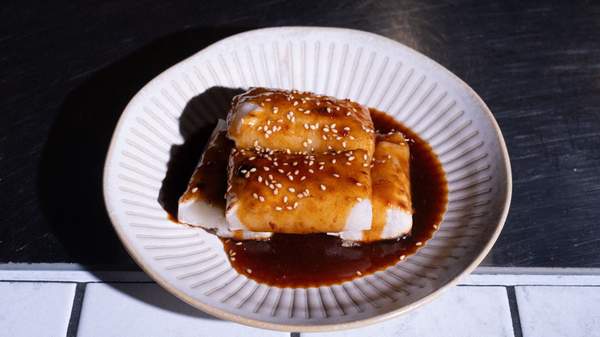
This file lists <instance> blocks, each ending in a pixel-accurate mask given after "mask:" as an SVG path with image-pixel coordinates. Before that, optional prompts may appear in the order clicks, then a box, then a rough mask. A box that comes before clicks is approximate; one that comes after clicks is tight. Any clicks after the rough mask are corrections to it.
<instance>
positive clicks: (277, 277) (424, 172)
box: [223, 109, 448, 287]
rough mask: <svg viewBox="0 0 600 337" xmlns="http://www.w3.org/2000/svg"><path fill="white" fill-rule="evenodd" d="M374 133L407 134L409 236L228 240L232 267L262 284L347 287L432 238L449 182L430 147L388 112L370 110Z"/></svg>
mask: <svg viewBox="0 0 600 337" xmlns="http://www.w3.org/2000/svg"><path fill="white" fill-rule="evenodd" d="M371 115H372V119H373V122H374V124H375V129H376V130H377V131H378V132H381V133H387V132H389V131H392V130H396V131H400V132H402V133H403V134H404V135H405V137H406V138H407V141H408V144H409V146H410V175H411V190H412V203H413V209H414V214H413V227H412V232H411V234H410V236H406V237H404V238H400V239H396V240H383V241H378V242H374V243H369V244H362V245H360V246H354V247H343V246H342V241H341V240H340V239H339V238H336V237H334V236H329V235H326V234H311V235H294V234H274V235H273V236H272V237H271V239H270V240H268V241H252V240H247V241H236V240H232V239H223V245H224V249H225V252H226V253H227V256H228V257H229V260H230V262H231V265H232V266H233V267H234V268H235V269H236V270H237V271H238V272H239V273H242V274H244V275H246V276H248V277H249V278H252V279H254V280H255V281H257V282H259V283H266V284H269V285H272V286H277V287H309V286H321V285H330V284H336V283H342V282H344V281H348V280H351V279H353V278H356V277H359V276H361V275H367V274H371V273H374V272H376V271H379V270H382V269H384V268H386V267H388V266H391V265H394V264H396V263H397V262H398V261H401V260H403V259H404V258H405V257H406V256H408V255H410V254H414V253H415V252H416V251H417V249H418V248H419V247H420V246H422V245H423V244H425V242H426V241H427V240H429V239H430V238H431V236H432V235H433V233H434V232H435V230H436V229H437V226H438V225H439V223H440V222H441V220H442V216H443V214H444V212H445V210H446V203H447V194H448V189H447V182H446V177H445V175H444V171H443V169H442V166H441V164H440V162H439V161H438V159H437V156H436V155H435V154H434V153H433V151H432V149H431V147H430V146H429V144H427V143H426V142H425V141H423V140H422V139H421V138H419V137H418V136H417V135H416V134H415V133H414V132H412V131H411V130H410V129H408V128H406V127H405V126H403V125H402V124H401V123H399V122H397V121H396V120H394V119H393V118H392V117H390V116H388V115H386V114H385V113H383V112H380V111H377V110H374V109H371Z"/></svg>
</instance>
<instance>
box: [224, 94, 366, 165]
mask: <svg viewBox="0 0 600 337" xmlns="http://www.w3.org/2000/svg"><path fill="white" fill-rule="evenodd" d="M227 122H228V127H229V137H230V138H231V139H232V140H233V141H234V142H235V146H236V148H238V149H249V148H261V149H267V150H271V149H272V150H279V151H288V152H289V153H323V152H326V151H348V150H362V151H364V152H366V153H367V155H368V156H369V158H371V156H372V154H373V151H374V148H375V137H374V132H373V121H372V120H371V115H370V114H369V110H368V109H367V108H365V107H363V106H362V105H360V104H357V103H354V102H352V101H350V100H338V99H335V98H333V97H328V96H319V95H315V94H311V93H304V92H297V91H283V90H272V89H265V88H253V89H250V90H249V91H247V92H246V93H244V94H241V95H238V96H236V97H235V98H234V100H233V102H232V108H231V111H230V114H229V116H228V120H227Z"/></svg>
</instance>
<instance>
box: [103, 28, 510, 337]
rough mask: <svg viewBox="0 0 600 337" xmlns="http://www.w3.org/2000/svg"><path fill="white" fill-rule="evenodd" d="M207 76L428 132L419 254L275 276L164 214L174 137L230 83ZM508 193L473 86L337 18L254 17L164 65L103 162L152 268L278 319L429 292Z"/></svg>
mask: <svg viewBox="0 0 600 337" xmlns="http://www.w3.org/2000/svg"><path fill="white" fill-rule="evenodd" d="M215 86H222V87H229V88H238V87H249V86H265V87H273V88H288V89H289V88H294V89H299V90H307V91H312V92H316V93H321V94H327V95H332V96H335V97H339V98H350V99H352V100H355V101H357V102H359V103H362V104H365V105H368V106H370V107H375V108H378V109H380V110H382V111H386V112H388V113H389V114H390V115H392V116H394V117H395V118H396V119H397V120H399V121H401V122H402V123H404V124H405V125H407V126H408V127H410V128H411V129H412V130H414V131H415V132H416V133H418V134H419V135H420V136H421V137H422V138H423V139H425V140H427V141H428V142H429V144H430V145H431V146H432V148H433V149H434V151H435V152H436V154H437V155H438V157H439V159H440V161H441V163H442V164H443V168H444V170H445V172H446V175H447V179H448V189H449V194H448V208H447V212H446V214H445V215H444V219H443V222H442V224H441V226H440V229H439V230H438V231H437V233H436V234H435V235H434V237H433V238H432V239H431V240H429V241H428V242H427V243H426V244H425V245H424V246H423V247H422V248H421V249H420V250H419V251H418V252H417V254H415V255H413V256H410V257H409V258H408V259H406V260H404V261H402V262H400V263H398V264H397V265H395V266H393V267H390V268H388V269H386V270H384V271H381V272H378V273H376V274H374V275H368V276H364V277H361V278H358V279H355V280H353V281H350V282H346V283H343V284H340V285H334V286H324V287H319V288H306V289H303V288H299V289H298V288H297V289H291V288H283V289H282V288H276V287H270V286H266V285H263V284H257V283H256V282H254V281H253V280H250V279H248V278H246V277H245V276H243V275H239V274H238V273H237V272H236V271H235V270H234V269H233V268H231V266H230V264H229V262H228V260H227V257H226V255H225V253H224V251H223V249H222V244H221V242H220V241H219V240H218V239H217V238H216V237H214V236H213V235H211V234H207V233H206V232H204V231H203V230H201V229H191V228H187V227H184V226H181V225H177V224H175V223H173V222H171V221H169V220H168V219H167V213H166V212H165V211H164V210H163V208H162V207H161V205H160V204H159V202H158V199H159V192H160V190H161V187H162V183H163V179H164V178H165V176H166V175H167V170H168V163H169V160H170V150H171V149H172V147H173V149H175V148H177V147H178V146H179V145H181V144H182V143H183V142H184V136H187V135H189V134H191V133H193V132H194V130H197V129H198V128H201V127H202V126H203V125H208V124H211V123H214V121H215V120H216V118H217V117H218V116H219V115H222V114H223V113H224V108H223V107H227V106H228V98H227V97H226V96H227V95H222V92H220V91H219V90H214V89H212V90H209V91H208V92H206V91H207V90H208V89H209V88H212V87H215ZM197 95H200V96H198V97H196V96H197ZM194 97H196V98H194ZM192 98H194V99H192ZM184 110H185V113H184ZM182 114H184V115H183V116H182ZM180 117H181V118H180ZM510 195H511V172H510V164H509V159H508V154H507V151H506V146H505V144H504V141H503V139H502V135H501V133H500V129H499V128H498V125H497V124H496V122H495V120H494V118H493V116H492V114H491V112H490V111H489V109H488V108H487V107H486V105H485V104H484V103H483V102H482V101H481V99H480V98H479V97H478V96H477V95H476V94H475V92H473V90H472V89H470V88H469V87H468V86H467V85H466V84H465V83H464V82H462V81H461V80H460V79H459V78H457V77H456V76H454V75H453V74H451V73H450V72H449V71H448V70H446V69H445V68H443V67H442V66H440V65H439V64H437V63H435V62H434V61H432V60H430V59H429V58H427V57H425V56H423V55H421V54H419V53H417V52H415V51H414V50H412V49H410V48H408V47H406V46H404V45H402V44H400V43H398V42H395V41H392V40H389V39H387V38H384V37H381V36H378V35H374V34H371V33H366V32H361V31H356V30H349V29H337V28H317V27H281V28H269V29H260V30H254V31H250V32H246V33H242V34H238V35H235V36H232V37H229V38H227V39H224V40H222V41H220V42H217V43H215V44H213V45H211V46H210V47H208V48H206V49H204V50H202V51H200V52H198V53H197V54H195V55H193V56H191V57H190V58H188V59H186V60H184V61H182V62H180V63H178V64H177V65H175V66H173V67H171V68H169V69H168V70H166V71H165V72H164V73H162V74H161V75H160V76H158V77H157V78H155V79H154V80H152V81H151V82H150V83H148V84H147V85H146V86H145V87H144V88H142V89H141V90H140V92H139V93H138V94H137V95H136V96H135V97H134V98H133V99H132V100H131V102H130V103H129V104H128V105H127V107H126V108H125V111H124V112H123V115H122V116H121V119H120V120H119V123H118V125H117V128H116V130H115V133H114V135H113V139H112V143H111V146H110V150H109V152H108V157H107V160H106V166H105V169H104V197H105V201H106V206H107V208H108V212H109V214H110V218H111V220H112V222H113V224H114V226H115V229H116V231H117V233H118V235H119V237H120V238H121V240H122V241H123V243H124V245H125V247H126V248H127V249H128V251H129V253H130V254H131V255H132V256H133V257H134V259H135V260H136V261H137V263H138V264H139V265H140V266H141V267H142V268H143V269H144V270H145V271H146V272H147V273H148V274H149V275H150V276H151V277H152V278H153V279H155V280H156V281H157V282H158V283H159V284H160V285H162V286H163V287H164V288H166V289H167V290H169V291H170V292H172V293H173V294H175V295H176V296H178V297H179V298H181V299H182V300H184V301H186V302H188V303H189V304H191V305H193V306H195V307H197V308H199V309H201V310H203V311H206V312H208V313H210V314H212V315H214V316H217V317H220V318H224V319H228V320H232V321H236V322H240V323H243V324H247V325H252V326H256V327H262V328H268V329H277V330H286V331H324V330H335V329H346V328H351V327H357V326H361V325H364V324H370V323H374V322H377V321H380V320H383V319H386V318H390V317H393V316H395V315H399V314H401V313H403V312H406V311H408V310H410V309H413V308H415V307H416V306H418V305H420V304H422V303H424V302H426V301H428V300H430V299H431V298H433V297H434V296H435V295H437V294H439V293H440V292H441V291H442V290H443V289H445V288H447V287H448V286H450V285H452V284H454V283H456V282H457V281H458V279H459V277H461V276H463V275H466V274H467V273H469V272H470V271H471V270H472V269H473V268H475V266H477V264H479V262H480V261H481V260H482V259H483V258H484V257H485V255H486V254H487V252H488V251H489V250H490V248H491V247H492V245H493V243H494V241H495V240H496V238H497V237H498V234H499V233H500V230H501V228H502V226H503V224H504V220H505V218H506V214H507V212H508V207H509V203H510Z"/></svg>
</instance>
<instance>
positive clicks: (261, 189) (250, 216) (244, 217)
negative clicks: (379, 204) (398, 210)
mask: <svg viewBox="0 0 600 337" xmlns="http://www.w3.org/2000/svg"><path fill="white" fill-rule="evenodd" d="M370 164H371V161H370V158H369V155H368V153H367V151H364V150H354V151H344V152H340V153H337V152H328V153H318V154H311V155H299V154H288V153H285V152H276V151H273V150H271V151H269V152H266V151H262V152H259V151H256V150H253V149H240V150H235V149H234V150H233V151H232V154H231V156H230V162H229V179H228V181H229V186H228V192H227V211H226V218H227V222H228V223H229V228H230V229H231V230H249V231H253V232H276V233H295V234H308V233H326V232H341V231H360V230H365V229H369V228H370V227H371V219H372V207H371V201H370V197H371V176H370Z"/></svg>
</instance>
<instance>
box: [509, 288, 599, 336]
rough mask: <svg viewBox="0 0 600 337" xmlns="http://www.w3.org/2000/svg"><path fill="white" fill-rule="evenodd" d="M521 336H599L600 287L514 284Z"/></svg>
mask: <svg viewBox="0 0 600 337" xmlns="http://www.w3.org/2000/svg"><path fill="white" fill-rule="evenodd" d="M515 291H516V295H517V303H518V304H519V317H520V319H521V328H522V329H523V336H525V337H563V336H564V337H567V336H589V337H598V336H600V287H598V286H588V287H585V286H584V287H553V286H529V287H516V289H515Z"/></svg>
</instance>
